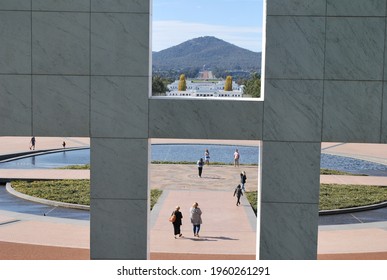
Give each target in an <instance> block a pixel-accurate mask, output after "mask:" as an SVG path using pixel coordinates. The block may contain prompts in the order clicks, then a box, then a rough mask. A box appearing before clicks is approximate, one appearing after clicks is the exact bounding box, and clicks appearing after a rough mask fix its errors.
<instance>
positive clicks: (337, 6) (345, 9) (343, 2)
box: [326, 0, 386, 16]
mask: <svg viewBox="0 0 387 280" xmlns="http://www.w3.org/2000/svg"><path fill="white" fill-rule="evenodd" d="M326 2H327V15H328V16H385V13H386V0H367V1H364V0H340V1H338V0H326Z"/></svg>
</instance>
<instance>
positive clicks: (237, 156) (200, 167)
mask: <svg viewBox="0 0 387 280" xmlns="http://www.w3.org/2000/svg"><path fill="white" fill-rule="evenodd" d="M239 159H240V154H239V151H238V149H235V152H234V167H237V166H238V167H239ZM196 165H197V167H198V177H200V178H201V177H202V174H203V166H204V165H210V151H209V150H208V149H206V150H205V152H204V160H203V158H200V159H199V160H198V161H197V162H196Z"/></svg>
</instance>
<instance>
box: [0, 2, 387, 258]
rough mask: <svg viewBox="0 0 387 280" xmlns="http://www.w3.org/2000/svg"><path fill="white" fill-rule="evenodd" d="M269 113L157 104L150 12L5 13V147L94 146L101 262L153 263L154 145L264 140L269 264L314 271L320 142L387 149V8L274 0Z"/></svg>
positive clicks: (95, 227)
mask: <svg viewBox="0 0 387 280" xmlns="http://www.w3.org/2000/svg"><path fill="white" fill-rule="evenodd" d="M266 4H267V6H266V8H267V10H266V13H267V15H266V17H265V25H264V26H265V27H266V30H265V31H266V38H265V41H266V45H265V46H264V57H265V65H263V67H262V69H263V77H264V81H263V83H264V89H265V91H264V97H265V100H264V101H263V102H262V101H254V102H249V101H244V100H243V101H241V100H235V101H232V100H229V101H205V100H195V101H193V100H173V99H162V98H150V97H149V92H150V71H151V70H150V69H151V68H150V65H149V64H150V54H151V47H150V42H151V40H150V21H151V16H152V15H151V1H144V0H110V1H105V0H2V1H0V26H2V27H3V28H0V41H1V42H2V43H1V44H0V101H1V102H0V118H1V122H0V136H31V135H35V136H69V137H71V136H86V137H91V166H92V170H91V258H92V259H146V258H148V256H149V248H148V244H149V242H148V232H149V226H148V217H149V202H148V200H149V190H148V188H147V186H148V184H149V179H148V176H149V171H148V164H149V138H152V137H158V138H196V139H241V140H246V139H255V140H262V141H263V142H262V143H263V145H262V153H261V157H262V158H261V162H262V168H261V176H260V178H261V182H260V189H261V201H260V202H259V207H260V211H259V213H260V214H261V215H260V217H259V219H260V238H259V243H258V245H257V250H258V255H259V258H261V259H315V258H316V254H317V221H318V196H319V164H320V150H321V142H322V141H328V142H329V141H332V142H333V141H340V142H370V143H386V142H387V129H386V125H385V124H386V122H387V111H386V110H387V109H386V108H387V104H386V102H387V101H386V100H387V98H384V96H385V94H386V93H385V91H386V90H385V88H386V87H384V85H385V84H386V81H385V80H386V77H387V74H386V73H387V71H385V65H386V63H385V61H386V35H385V34H386V22H387V21H386V6H387V0H368V1H363V0H340V1H338V0H288V1H282V0H267V3H266Z"/></svg>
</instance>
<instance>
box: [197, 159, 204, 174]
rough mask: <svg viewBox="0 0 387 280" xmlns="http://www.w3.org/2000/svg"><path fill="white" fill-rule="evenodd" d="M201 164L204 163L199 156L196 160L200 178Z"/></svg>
mask: <svg viewBox="0 0 387 280" xmlns="http://www.w3.org/2000/svg"><path fill="white" fill-rule="evenodd" d="M203 165H204V161H203V158H200V159H199V160H198V162H197V166H198V172H199V177H200V178H201V177H202V172H203Z"/></svg>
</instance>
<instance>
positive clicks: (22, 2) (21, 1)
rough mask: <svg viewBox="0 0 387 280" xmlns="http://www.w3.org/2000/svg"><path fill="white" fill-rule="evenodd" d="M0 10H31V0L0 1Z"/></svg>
mask: <svg viewBox="0 0 387 280" xmlns="http://www.w3.org/2000/svg"><path fill="white" fill-rule="evenodd" d="M0 10H12V11H20V10H31V0H1V1H0Z"/></svg>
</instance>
